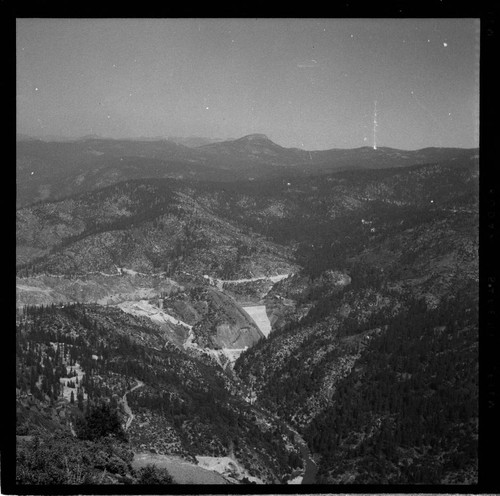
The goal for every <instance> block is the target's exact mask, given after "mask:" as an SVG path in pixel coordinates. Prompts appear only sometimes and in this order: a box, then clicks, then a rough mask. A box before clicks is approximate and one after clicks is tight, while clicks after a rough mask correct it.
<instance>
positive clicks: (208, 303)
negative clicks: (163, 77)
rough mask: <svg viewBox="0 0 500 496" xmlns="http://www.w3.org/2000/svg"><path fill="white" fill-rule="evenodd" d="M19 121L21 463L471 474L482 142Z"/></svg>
mask: <svg viewBox="0 0 500 496" xmlns="http://www.w3.org/2000/svg"><path fill="white" fill-rule="evenodd" d="M21 138H22V139H19V140H18V142H17V211H16V220H17V232H16V234H17V239H16V244H17V251H16V265H17V310H18V318H17V336H18V348H17V360H18V362H17V367H18V368H17V412H18V425H17V434H18V436H20V443H21V444H20V445H19V446H20V447H19V450H18V458H17V460H18V466H19V469H18V474H17V477H18V479H19V480H21V481H24V482H26V481H28V482H33V481H38V482H40V481H41V482H42V483H45V482H53V483H64V482H66V483H67V482H68V481H69V483H75V480H76V478H75V477H76V476H74V474H75V473H76V472H74V471H76V468H77V467H78V466H80V468H81V467H84V470H83V472H81V476H82V477H85V480H86V481H87V482H91V483H96V482H97V483H104V482H106V483H135V482H140V481H141V480H142V481H143V480H144V479H143V478H144V477H145V472H141V468H143V467H144V466H145V464H147V463H148V462H150V463H156V464H157V466H159V467H163V468H166V469H167V470H168V471H170V473H171V475H172V476H174V482H186V477H187V478H188V479H189V478H191V479H189V481H190V482H194V483H208V481H209V480H211V481H212V482H213V481H214V477H215V475H214V471H215V472H217V477H218V479H217V481H218V483H220V482H221V481H224V482H227V483H249V482H254V483H266V484H269V483H273V484H281V483H297V482H299V483H300V482H304V483H311V482H315V483H336V484H352V483H358V484H364V483H370V484H388V483H389V484H400V483H405V484H419V483H427V484H442V483H457V484H469V483H474V482H476V481H477V477H478V459H477V440H478V425H477V424H478V405H477V398H478V388H477V380H478V374H477V368H478V363H477V357H478V342H477V338H478V320H477V306H478V278H479V274H478V202H479V166H478V157H479V153H478V150H477V149H461V148H425V149H422V150H413V151H408V150H395V149H391V148H385V147H378V148H377V149H376V150H374V149H373V148H371V147H363V148H356V149H332V150H323V151H307V150H302V149H298V148H285V147H281V146H280V145H278V144H276V143H273V142H272V141H271V140H269V139H268V138H267V137H266V136H265V135H262V134H252V135H248V136H244V137H241V138H238V139H234V140H226V141H215V142H211V143H207V142H206V141H205V140H203V139H199V140H197V139H194V138H193V139H189V140H183V139H168V140H154V139H153V140H116V139H102V138H98V137H86V138H84V139H83V138H82V139H78V140H71V141H57V142H56V141H42V140H32V139H26V138H25V137H21ZM188 145H189V146H188ZM252 316H254V317H255V318H254V317H252ZM257 316H258V317H257ZM269 329H270V331H269ZM75 378H78V382H77V383H71V381H73V382H74V381H75ZM68 383H70V385H69V386H68ZM72 392H73V396H71V393H72ZM72 397H73V401H72V400H71V398H72ZM102 404H105V405H107V406H106V408H110V409H111V410H110V411H111V414H110V415H112V416H114V417H116V418H117V419H118V420H117V425H115V427H114V428H113V429H114V430H113V429H112V428H108V431H109V432H108V431H106V432H107V433H108V434H109V433H111V434H112V436H111V438H110V439H108V441H106V440H105V436H104V435H102V436H101V434H99V433H96V432H95V431H92V429H91V428H90V427H89V426H91V425H94V424H92V422H95V421H96V418H98V412H99V411H100V410H99V408H101V407H100V406H99V405H102ZM101 420H102V419H101ZM108 427H109V426H108ZM125 428H126V429H125ZM122 431H123V432H122ZM54 433H56V435H54ZM30 436H35V437H38V438H41V439H43V443H45V445H44V444H43V443H42V445H36V444H33V443H34V441H33V439H32V438H31V437H30ZM23 443H24V444H23ZM105 443H108V444H107V445H106V444H105ZM44 446H45V447H46V448H47V449H46V448H44ZM103 446H108V447H107V448H106V449H105V448H104V447H103ZM49 448H51V451H50V453H51V454H50V460H51V462H50V463H51V464H52V465H53V466H54V467H55V469H54V471H52V472H49V471H48V470H47V467H46V466H43V464H42V462H41V461H40V460H41V459H43V456H40V457H39V458H37V460H38V461H37V462H36V463H35V461H34V459H33V457H30V453H37V454H38V455H44V456H46V457H47V459H48V458H49V452H48V451H47V450H48V449H49ZM44 450H45V451H44ZM68 450H72V452H73V453H76V455H75V456H73V458H71V467H70V468H69V469H68V470H69V471H68V470H66V472H65V469H64V466H63V465H61V464H62V461H61V460H63V459H64V456H67V454H68V452H69V451H68ZM106 450H107V451H106ZM101 452H102V453H101ZM95 453H100V454H99V456H96V455H95ZM85 460H86V461H85ZM37 463H38V465H37ZM179 466H184V468H185V471H184V472H182V470H180V469H179ZM188 466H189V470H188V469H187V468H186V467H188ZM181 472H182V473H181ZM188 473H189V476H188V475H186V474H188ZM68 474H70V475H71V477H70V475H68ZM164 475H165V474H163V476H164ZM156 476H157V477H160V476H159V475H158V474H157V475H156ZM165 477H166V476H165ZM162 480H164V481H166V480H167V478H164V479H162Z"/></svg>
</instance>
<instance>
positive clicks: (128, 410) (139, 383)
mask: <svg viewBox="0 0 500 496" xmlns="http://www.w3.org/2000/svg"><path fill="white" fill-rule="evenodd" d="M142 386H144V382H142V381H140V380H139V379H137V384H136V385H135V386H134V387H133V388H132V389H129V390H128V391H127V392H126V393H125V394H124V395H123V398H122V401H123V409H124V410H125V413H126V414H127V415H128V418H127V422H126V423H125V429H124V430H125V432H126V431H127V430H128V428H129V427H130V424H131V423H132V420H134V414H133V413H132V410H131V408H130V407H129V406H128V402H127V394H128V393H131V392H132V391H134V390H136V389H138V388H140V387H142Z"/></svg>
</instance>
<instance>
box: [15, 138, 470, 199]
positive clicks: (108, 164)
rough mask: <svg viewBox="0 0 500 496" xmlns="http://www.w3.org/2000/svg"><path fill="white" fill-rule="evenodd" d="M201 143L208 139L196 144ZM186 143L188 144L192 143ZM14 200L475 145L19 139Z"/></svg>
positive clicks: (464, 154) (356, 162) (385, 159)
mask: <svg viewBox="0 0 500 496" xmlns="http://www.w3.org/2000/svg"><path fill="white" fill-rule="evenodd" d="M196 143H204V144H200V145H199V146H195V144H196ZM187 145H189V146H187ZM16 151H17V157H16V164H17V204H18V206H23V205H27V204H30V203H33V202H36V201H40V200H47V199H57V198H61V197H64V196H68V195H71V194H75V193H78V192H82V191H89V190H92V189H95V188H99V187H102V186H106V185H109V184H115V183H117V182H120V181H125V180H129V179H137V178H158V179H159V178H176V179H188V178H189V179H195V180H205V181H206V180H210V181H217V182H230V181H235V180H255V179H256V178H259V177H268V178H271V177H289V178H293V177H297V176H304V175H306V176H308V175H311V174H313V175H314V174H325V173H329V172H332V171H334V170H343V169H346V170H348V169H378V168H392V167H407V166H411V165H418V164H426V163H436V162H446V161H447V162H450V163H452V162H453V161H456V160H459V159H462V158H474V157H478V150H477V149H461V148H424V149H421V150H414V151H406V150H396V149H393V148H385V147H380V148H378V149H377V150H374V149H373V148H370V147H362V148H354V149H331V150H324V151H306V150H300V149H297V148H284V147H282V146H280V145H277V144H276V143H274V142H273V141H271V140H270V139H269V138H267V137H266V136H265V135H263V134H251V135H248V136H244V137H242V138H239V139H236V140H227V141H218V142H213V143H205V140H204V139H202V138H200V139H198V138H193V139H191V138H188V139H175V138H174V139H171V140H139V139H137V140H117V139H105V138H99V137H94V136H87V137H84V138H82V139H79V140H63V141H42V140H37V139H28V138H27V137H23V138H22V139H20V140H18V142H17V148H16Z"/></svg>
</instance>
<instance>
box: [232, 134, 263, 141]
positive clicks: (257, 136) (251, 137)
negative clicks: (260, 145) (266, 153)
mask: <svg viewBox="0 0 500 496" xmlns="http://www.w3.org/2000/svg"><path fill="white" fill-rule="evenodd" d="M237 141H271V140H270V139H269V138H268V137H267V136H266V135H265V134H261V133H254V134H247V135H246V136H243V137H241V138H240V139H239V140H237Z"/></svg>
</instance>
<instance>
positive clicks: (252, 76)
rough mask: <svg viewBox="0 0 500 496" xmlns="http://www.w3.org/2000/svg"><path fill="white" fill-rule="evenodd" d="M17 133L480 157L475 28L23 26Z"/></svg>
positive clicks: (419, 22) (130, 22)
mask: <svg viewBox="0 0 500 496" xmlns="http://www.w3.org/2000/svg"><path fill="white" fill-rule="evenodd" d="M16 25H17V44H16V45H17V46H16V52H17V59H16V60H17V131H18V132H19V133H25V134H30V135H34V136H46V135H59V136H73V137H78V136H83V135H86V134H99V135H102V136H105V137H139V136H150V137H153V136H164V137H167V136H204V137H211V138H238V137H240V136H243V135H246V134H250V133H264V134H266V135H268V136H269V138H271V139H272V140H273V141H275V142H276V143H278V144H280V145H282V146H295V147H303V148H305V149H310V150H319V149H327V148H353V147H359V146H365V145H370V146H372V145H373V120H374V102H375V100H376V101H377V123H378V125H377V145H378V146H391V147H395V148H403V149H417V148H422V147H426V146H457V147H474V146H478V139H479V138H478V127H479V122H478V120H479V116H478V112H479V110H478V108H479V21H477V20H474V19H408V20H405V19H387V20H385V19H318V20H314V19H234V20H233V19H18V20H17V23H16Z"/></svg>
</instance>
